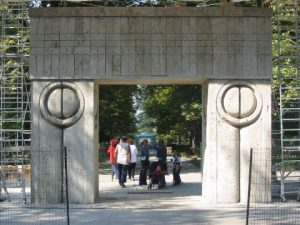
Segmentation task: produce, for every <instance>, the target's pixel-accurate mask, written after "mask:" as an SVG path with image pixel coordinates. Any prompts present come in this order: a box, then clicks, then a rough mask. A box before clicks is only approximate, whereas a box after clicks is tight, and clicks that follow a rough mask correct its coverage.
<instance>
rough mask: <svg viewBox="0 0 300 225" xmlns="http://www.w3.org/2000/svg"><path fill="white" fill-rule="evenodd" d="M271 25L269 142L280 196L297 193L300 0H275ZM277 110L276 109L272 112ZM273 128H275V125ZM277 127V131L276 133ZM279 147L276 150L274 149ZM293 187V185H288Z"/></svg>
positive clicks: (298, 185)
mask: <svg viewBox="0 0 300 225" xmlns="http://www.w3.org/2000/svg"><path fill="white" fill-rule="evenodd" d="M273 19H274V20H273V24H275V26H276V28H277V29H276V30H277V40H273V41H276V42H275V45H276V49H277V57H276V61H277V64H278V67H277V68H275V69H276V72H277V74H276V75H277V76H278V77H277V78H278V81H279V83H278V86H277V87H278V90H277V91H276V90H275V91H274V90H273V91H274V93H273V94H274V96H275V97H274V98H273V100H274V101H275V104H277V106H278V107H276V105H275V107H274V108H275V112H273V113H275V114H276V113H277V114H276V117H277V120H273V125H274V122H275V123H276V121H277V126H276V125H275V126H274V127H273V144H274V145H275V146H274V147H275V150H276V149H277V151H275V152H277V153H279V154H277V159H279V160H278V162H277V165H279V169H280V197H281V200H282V201H286V200H287V198H286V197H287V195H295V194H296V195H298V196H297V199H298V200H299V196H300V194H299V191H300V180H299V178H300V175H299V171H300V1H299V0H287V1H278V0H277V2H276V12H275V16H274V18H273ZM276 109H277V112H276ZM276 127H277V128H276ZM276 129H277V132H276ZM278 150H279V151H278ZM288 186H289V188H288ZM290 187H294V188H290Z"/></svg>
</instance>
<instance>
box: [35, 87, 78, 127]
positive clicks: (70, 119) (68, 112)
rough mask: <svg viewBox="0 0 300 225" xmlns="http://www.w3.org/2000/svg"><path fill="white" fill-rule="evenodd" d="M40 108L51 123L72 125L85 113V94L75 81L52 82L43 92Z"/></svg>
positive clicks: (63, 125)
mask: <svg viewBox="0 0 300 225" xmlns="http://www.w3.org/2000/svg"><path fill="white" fill-rule="evenodd" d="M40 109H41V113H42V115H43V117H44V118H45V119H46V120H47V121H49V122H50V123H52V124H54V125H56V126H59V127H69V126H72V125H73V124H75V123H76V122H77V121H78V120H79V119H80V117H81V116H82V114H83V111H84V98H83V94H82V92H81V91H80V89H79V87H78V86H77V85H75V84H74V83H71V82H54V83H50V84H49V85H48V86H46V88H45V89H44V90H43V91H42V93H41V98H40Z"/></svg>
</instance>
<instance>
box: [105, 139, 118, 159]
mask: <svg viewBox="0 0 300 225" xmlns="http://www.w3.org/2000/svg"><path fill="white" fill-rule="evenodd" d="M117 144H118V139H112V140H111V141H110V146H109V148H108V150H107V153H108V154H109V163H110V164H115V163H116V158H115V149H116V146H117Z"/></svg>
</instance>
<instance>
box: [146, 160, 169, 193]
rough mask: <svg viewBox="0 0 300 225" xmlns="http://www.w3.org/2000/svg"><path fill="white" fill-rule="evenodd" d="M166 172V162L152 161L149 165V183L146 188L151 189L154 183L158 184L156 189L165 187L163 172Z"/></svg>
mask: <svg viewBox="0 0 300 225" xmlns="http://www.w3.org/2000/svg"><path fill="white" fill-rule="evenodd" d="M166 172H167V164H166V163H164V162H153V163H151V164H150V167H149V173H148V174H149V180H150V182H149V185H148V189H151V188H152V187H153V186H154V185H157V186H158V189H162V188H165V186H166V179H165V174H166Z"/></svg>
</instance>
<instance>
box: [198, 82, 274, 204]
mask: <svg viewBox="0 0 300 225" xmlns="http://www.w3.org/2000/svg"><path fill="white" fill-rule="evenodd" d="M254 82H255V84H254ZM270 91H271V89H270V81H259V80H256V81H252V82H250V81H245V80H240V81H239V80H235V81H228V82H227V81H226V80H208V81H207V82H206V83H205V84H204V85H203V106H204V110H203V113H204V114H203V133H205V131H206V135H205V136H204V137H203V139H204V146H205V151H204V156H203V158H204V159H203V161H204V164H203V192H202V193H203V197H204V199H205V200H206V201H209V202H220V203H231V202H240V201H241V202H246V200H247V188H248V170H249V151H250V148H261V153H260V157H262V158H261V159H260V160H263V159H266V160H270V159H271V158H270V157H269V154H270V153H271V151H270V147H271V111H270V110H271V102H270V96H271V92H270ZM254 163H257V162H254ZM270 163H271V162H270ZM270 163H269V164H267V165H264V167H260V169H259V172H260V173H261V177H263V180H262V181H261V182H260V184H259V185H263V186H264V189H263V190H264V192H265V193H264V194H263V195H265V196H270V190H271V189H270V188H271V186H270V182H269V180H270V178H271V173H270V170H269V169H270V165H271V164H270ZM254 189H255V188H254ZM260 191H261V190H260ZM254 194H255V193H254ZM256 201H258V200H256ZM262 201H269V198H265V199H264V200H262Z"/></svg>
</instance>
